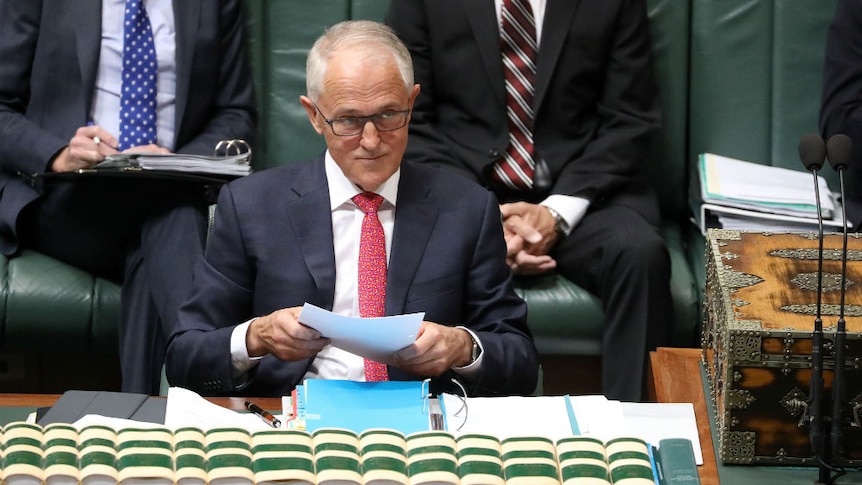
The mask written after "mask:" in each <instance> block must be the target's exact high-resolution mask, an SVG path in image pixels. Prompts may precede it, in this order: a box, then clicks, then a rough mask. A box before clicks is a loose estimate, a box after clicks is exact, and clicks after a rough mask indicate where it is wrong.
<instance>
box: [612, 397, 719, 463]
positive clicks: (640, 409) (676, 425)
mask: <svg viewBox="0 0 862 485" xmlns="http://www.w3.org/2000/svg"><path fill="white" fill-rule="evenodd" d="M621 404H622V411H623V417H624V419H625V428H626V430H627V431H628V434H627V436H634V437H637V438H640V439H642V440H644V441H647V442H649V443H651V444H653V445H654V446H658V445H659V441H660V440H663V439H665V438H686V439H688V440H689V441H691V446H692V448H694V461H695V463H697V464H698V465H703V451H702V450H701V448H700V437H699V436H698V434H697V420H696V419H695V417H694V406H693V405H692V404H691V403H631V402H624V403H621Z"/></svg>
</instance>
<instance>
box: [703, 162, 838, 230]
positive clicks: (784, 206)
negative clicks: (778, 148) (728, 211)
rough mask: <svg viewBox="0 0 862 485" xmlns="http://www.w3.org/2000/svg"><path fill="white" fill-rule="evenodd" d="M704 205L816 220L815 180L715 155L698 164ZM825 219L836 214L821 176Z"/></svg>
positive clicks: (791, 171) (798, 173)
mask: <svg viewBox="0 0 862 485" xmlns="http://www.w3.org/2000/svg"><path fill="white" fill-rule="evenodd" d="M698 171H699V175H700V187H701V197H702V199H703V202H706V203H713V204H719V205H725V206H731V207H737V208H740V209H749V210H758V211H761V212H770V213H774V214H785V215H793V216H797V217H809V218H816V217H817V210H816V199H815V197H814V178H813V176H812V175H811V174H810V173H806V172H803V171H799V170H791V169H787V168H782V167H775V166H770V165H762V164H759V163H752V162H745V161H742V160H735V159H733V158H728V157H723V156H720V155H715V154H712V153H704V154H701V155H700V161H699V164H698ZM817 185H818V189H819V191H820V204H821V208H822V214H823V217H825V218H831V216H832V214H833V211H834V210H835V206H834V202H833V200H832V192H831V191H830V190H829V186H828V185H827V184H826V180H825V179H824V178H823V177H821V176H818V177H817Z"/></svg>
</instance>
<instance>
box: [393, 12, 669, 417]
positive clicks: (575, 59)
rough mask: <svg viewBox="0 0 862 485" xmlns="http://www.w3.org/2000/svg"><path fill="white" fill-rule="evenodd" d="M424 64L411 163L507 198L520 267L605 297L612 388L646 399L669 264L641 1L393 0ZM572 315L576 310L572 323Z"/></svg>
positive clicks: (605, 353)
mask: <svg viewBox="0 0 862 485" xmlns="http://www.w3.org/2000/svg"><path fill="white" fill-rule="evenodd" d="M389 8H390V10H389V13H388V15H387V23H389V24H390V25H391V26H392V27H393V28H394V29H395V31H396V32H397V33H398V35H399V37H401V39H402V40H403V41H404V43H405V44H406V45H407V48H408V49H409V50H410V53H411V54H412V56H413V63H414V66H415V69H416V82H417V83H418V84H419V85H420V86H421V87H422V92H421V93H420V94H419V96H418V97H417V99H416V106H415V108H414V111H413V122H412V123H411V124H410V143H409V144H408V146H407V155H406V159H407V160H410V161H421V162H425V163H432V164H444V165H447V166H449V167H451V168H454V169H455V170H457V171H458V172H459V173H461V174H462V175H464V176H466V177H468V178H470V179H471V180H474V181H477V182H478V183H480V184H482V185H484V186H486V187H488V188H489V189H490V190H492V191H493V192H494V193H495V194H496V195H497V198H498V199H499V200H500V201H501V202H503V205H502V208H501V210H502V213H503V216H504V217H505V224H504V227H505V228H506V231H507V242H508V250H509V263H510V265H511V267H512V270H513V271H514V272H516V273H519V274H528V275H529V274H542V273H547V272H550V271H556V272H558V273H559V274H561V275H563V276H565V277H566V278H567V279H569V280H571V281H573V282H574V283H576V284H577V285H579V286H581V287H582V288H584V289H585V290H587V291H590V292H592V293H593V294H595V295H596V296H597V297H598V298H599V299H600V300H601V303H602V309H603V310H604V315H605V329H604V334H603V337H602V392H603V393H604V394H605V395H606V396H607V397H608V398H611V399H617V400H622V401H638V400H640V399H641V398H643V397H644V390H645V384H644V383H645V378H646V362H647V356H648V351H649V350H652V349H654V348H656V347H657V346H660V345H664V344H666V343H667V342H668V341H669V332H670V325H669V320H670V318H672V317H671V315H672V302H671V293H670V256H669V253H668V250H667V248H666V247H665V244H664V240H663V239H662V237H661V235H660V234H659V231H658V223H659V221H660V217H659V208H658V203H657V200H656V197H655V195H654V194H653V193H652V190H651V189H650V188H649V185H648V184H647V182H646V179H645V170H646V168H645V163H646V148H647V141H648V139H649V136H650V135H651V134H652V133H654V131H655V130H656V129H657V128H658V127H659V121H660V106H659V98H658V90H657V88H656V83H655V80H654V78H653V72H652V45H651V43H650V37H649V23H648V20H647V11H646V1H645V0H578V1H572V0H497V1H492V0H487V1H482V2H479V1H473V2H463V1H460V0H397V1H393V2H392V3H390V7H389ZM575 318H576V316H574V315H573V316H572V319H573V320H574V319H575Z"/></svg>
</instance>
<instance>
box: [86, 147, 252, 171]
mask: <svg viewBox="0 0 862 485" xmlns="http://www.w3.org/2000/svg"><path fill="white" fill-rule="evenodd" d="M126 167H132V168H140V169H142V170H168V171H178V172H192V173H207V174H218V175H236V176H238V177H241V176H243V175H248V174H249V173H250V172H251V165H250V164H249V153H248V152H246V153H240V154H235V155H226V156H211V157H208V156H203V155H188V154H182V153H169V154H161V153H121V154H119V155H111V156H109V157H106V158H105V160H103V161H102V162H101V163H99V164H98V165H96V166H95V168H96V169H97V170H98V169H105V168H110V169H116V168H126Z"/></svg>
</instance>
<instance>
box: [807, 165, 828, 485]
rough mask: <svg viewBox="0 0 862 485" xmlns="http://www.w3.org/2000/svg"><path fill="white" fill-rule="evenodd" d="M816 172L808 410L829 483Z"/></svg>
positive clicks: (816, 452)
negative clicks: (814, 311) (814, 281)
mask: <svg viewBox="0 0 862 485" xmlns="http://www.w3.org/2000/svg"><path fill="white" fill-rule="evenodd" d="M811 173H812V174H813V175H814V199H815V200H816V203H817V228H818V235H819V238H818V243H819V247H818V250H817V314H816V316H815V318H814V332H813V334H812V338H811V384H810V386H809V387H810V390H809V395H810V397H809V398H810V401H811V404H809V406H808V409H809V412H810V415H811V428H810V430H809V438H810V440H811V449H812V451H813V452H814V458H815V459H816V460H817V463H818V466H819V470H820V474H819V478H818V481H817V482H816V483H818V484H827V483H829V476H830V474H831V473H830V470H829V467H828V466H827V465H826V464H827V463H828V462H829V456H828V454H829V453H828V450H826V449H825V448H826V446H825V445H826V442H825V441H824V439H823V437H824V434H823V408H822V402H823V319H822V318H821V306H822V301H823V216H822V215H821V213H820V184H819V183H818V181H817V167H816V166H815V167H812V168H811Z"/></svg>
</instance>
